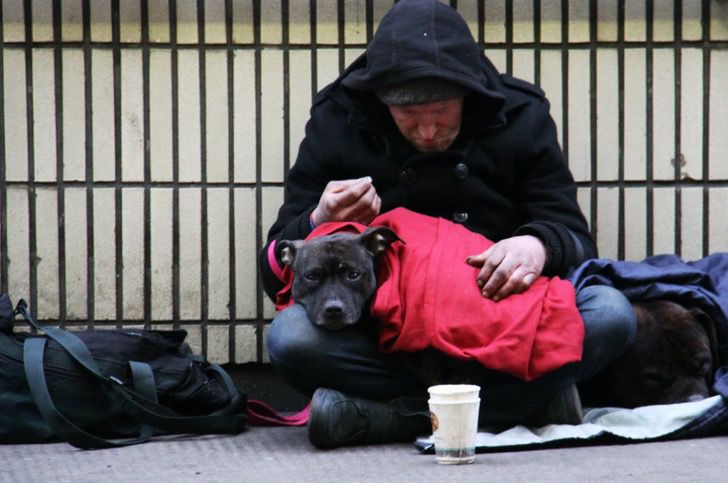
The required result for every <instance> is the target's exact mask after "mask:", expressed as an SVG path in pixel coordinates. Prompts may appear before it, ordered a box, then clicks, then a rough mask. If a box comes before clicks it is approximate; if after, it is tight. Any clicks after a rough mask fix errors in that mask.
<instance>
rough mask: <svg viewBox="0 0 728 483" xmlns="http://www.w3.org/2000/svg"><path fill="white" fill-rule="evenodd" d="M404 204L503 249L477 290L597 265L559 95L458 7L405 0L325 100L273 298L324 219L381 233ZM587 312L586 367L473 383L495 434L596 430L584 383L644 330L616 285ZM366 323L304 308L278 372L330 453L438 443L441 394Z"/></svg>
mask: <svg viewBox="0 0 728 483" xmlns="http://www.w3.org/2000/svg"><path fill="white" fill-rule="evenodd" d="M397 207H405V208H407V209H409V210H412V211H415V212H418V213H422V214H425V215H430V216H433V217H441V218H446V219H449V220H452V221H454V222H455V223H459V224H462V225H463V226H464V227H466V228H467V229H468V230H470V231H472V232H477V233H480V234H482V235H484V236H485V237H487V238H488V239H489V240H492V241H494V242H496V243H495V244H494V245H493V246H491V247H490V248H488V249H487V250H485V249H484V250H483V251H482V252H479V253H473V254H472V256H470V257H468V259H467V263H469V264H470V265H473V266H475V267H478V268H479V269H478V270H475V271H474V272H475V273H476V276H475V277H474V280H473V281H472V283H473V284H477V285H478V287H479V291H480V293H481V294H482V297H486V298H490V299H492V300H493V301H496V302H497V301H499V300H503V299H505V298H507V297H509V296H511V295H512V294H517V293H520V292H523V291H525V290H526V289H527V288H528V287H529V286H530V285H531V284H533V283H534V281H535V280H536V278H537V277H539V276H541V275H544V276H548V277H554V276H561V277H564V276H566V275H568V273H569V272H570V271H571V270H573V269H574V267H576V266H577V265H579V264H580V263H581V262H583V261H585V260H586V259H589V258H593V257H595V256H596V247H595V244H594V241H593V239H592V237H591V235H590V233H589V230H588V227H587V224H586V220H585V219H584V216H583V215H582V213H581V211H580V209H579V206H578V204H577V202H576V186H575V183H574V180H573V177H572V175H571V173H570V172H569V170H568V167H567V166H566V164H565V160H564V158H563V154H562V152H561V149H560V146H559V145H558V141H557V137H556V128H555V124H554V122H553V120H552V119H551V117H550V114H549V103H548V101H547V100H546V98H545V97H544V93H543V92H542V91H541V90H540V89H539V88H538V87H536V86H534V85H531V84H529V83H527V82H525V81H522V80H518V79H516V78H513V77H511V76H508V75H504V74H499V73H498V72H497V70H496V68H495V67H494V66H493V64H492V63H491V62H490V61H489V60H488V59H487V58H486V57H485V56H484V55H483V53H482V52H481V51H480V49H479V48H478V46H477V44H476V42H475V40H474V39H473V37H472V34H471V33H470V31H469V29H468V26H467V24H466V23H465V21H464V19H463V18H462V17H461V16H460V15H459V13H457V11H456V10H454V9H453V8H451V7H449V6H446V5H444V4H442V3H440V2H438V1H436V0H401V1H399V2H398V3H396V4H395V5H394V7H392V9H391V10H390V11H389V12H388V13H387V14H386V15H385V16H384V17H383V18H382V20H381V23H380V25H379V28H378V29H377V31H376V33H375V35H374V36H373V38H372V40H371V42H370V43H369V45H368V46H367V49H366V51H365V53H364V54H363V55H362V56H360V57H359V58H358V59H356V60H355V61H354V62H353V63H352V64H351V65H350V66H349V67H348V68H347V69H346V71H345V72H344V73H343V74H341V75H340V76H339V78H338V79H336V80H335V81H334V82H333V83H331V84H330V85H328V86H327V87H325V88H324V89H323V90H321V91H320V92H319V93H318V94H317V95H316V96H315V98H314V101H313V107H312V109H311V117H310V119H309V121H308V123H307V125H306V133H305V138H304V140H303V141H302V143H301V145H300V148H299V153H298V157H297V159H296V162H295V165H294V166H293V167H292V168H291V170H290V172H289V173H288V176H287V178H286V183H285V202H284V204H283V206H282V207H281V208H280V211H279V213H278V218H277V220H276V221H275V223H274V225H273V226H272V228H271V229H270V232H269V234H268V244H267V245H266V246H265V248H264V249H263V250H262V252H261V257H260V265H261V271H262V276H263V283H264V287H265V290H266V293H267V294H268V295H269V296H270V297H271V298H274V297H275V295H276V293H277V292H278V291H279V290H280V289H281V288H282V287H283V283H282V281H281V279H280V278H279V276H278V275H280V273H281V267H279V266H278V265H277V262H276V259H275V257H274V256H273V255H272V254H273V253H274V250H275V243H276V242H277V241H280V240H283V239H289V240H295V239H303V238H305V237H306V236H307V235H309V233H310V232H311V231H312V230H313V229H314V228H315V227H316V226H319V225H321V224H322V223H325V222H332V221H355V222H359V223H363V224H368V223H369V222H371V221H372V220H373V219H374V218H375V217H376V216H377V215H379V214H383V213H386V212H389V211H391V210H393V209H394V208H397ZM277 274H278V275H277ZM576 306H577V307H578V310H579V313H580V314H581V318H582V319H583V324H584V341H583V354H582V358H581V361H578V362H573V363H570V364H566V365H564V366H563V367H561V368H558V369H556V370H554V371H552V372H549V373H548V374H545V375H543V376H541V377H538V378H536V379H534V380H530V381H526V380H523V379H520V378H518V377H515V376H513V375H510V374H506V373H504V372H500V371H496V370H492V369H489V368H486V367H483V368H482V371H480V373H479V374H478V375H477V380H475V381H472V382H473V383H475V384H478V385H480V386H481V388H482V395H483V397H484V404H481V413H480V421H479V424H480V426H500V427H502V426H507V425H511V424H516V423H519V422H522V421H524V420H525V419H527V418H537V419H538V418H540V421H541V423H572V424H575V423H579V422H580V421H581V406H580V401H579V396H578V392H577V390H576V383H578V382H581V381H584V380H586V379H589V378H591V377H592V376H594V375H595V374H597V373H598V372H599V371H600V370H602V369H603V368H604V367H606V366H607V365H608V364H609V363H610V362H611V361H612V360H614V359H615V358H616V357H617V356H619V355H620V354H621V353H622V351H623V350H624V349H625V347H626V346H627V345H628V344H629V343H630V341H631V340H632V338H633V337H634V332H635V324H636V322H635V316H634V313H633V311H632V308H631V306H630V305H629V303H628V301H627V300H626V299H625V298H624V296H623V295H622V294H621V293H620V292H618V291H616V290H614V289H612V288H610V287H601V286H600V287H586V288H584V289H582V290H581V291H579V292H578V293H577V294H576ZM362 319H363V320H361V321H360V322H359V323H358V324H357V325H355V326H354V327H352V328H349V329H345V330H342V331H329V330H326V329H322V328H318V327H316V326H314V324H312V323H311V322H310V321H309V320H308V319H307V317H306V313H305V311H304V309H303V308H302V307H301V306H300V305H298V304H294V305H292V306H290V307H289V308H287V309H285V310H283V311H281V312H280V313H279V314H278V315H277V316H276V318H275V319H274V320H273V322H272V325H271V327H270V330H269V333H268V338H267V344H268V351H269V354H270V359H271V363H272V365H273V367H274V368H275V370H276V371H277V373H278V374H279V375H281V377H283V379H284V380H285V381H287V382H288V383H289V384H290V385H292V386H293V387H294V388H296V389H297V390H298V391H300V392H301V393H303V394H305V395H308V396H310V397H312V402H311V413H310V414H311V415H310V420H309V429H308V434H309V439H310V441H311V443H313V444H314V445H315V446H317V447H321V448H331V447H338V446H343V445H354V444H371V443H383V442H394V441H407V440H412V439H413V438H414V437H415V436H417V435H421V434H429V433H430V430H431V428H430V426H429V425H430V420H429V412H428V410H427V387H426V385H425V384H424V383H423V382H422V381H421V380H420V379H418V378H417V377H416V376H415V374H414V373H413V372H412V371H410V370H409V369H407V366H406V365H405V364H403V363H402V362H401V359H399V358H398V357H396V354H391V353H386V352H384V351H382V350H381V347H380V346H379V345H378V339H377V337H378V336H377V324H378V322H377V321H376V320H374V319H373V318H372V317H371V316H369V315H365V316H363V318H362Z"/></svg>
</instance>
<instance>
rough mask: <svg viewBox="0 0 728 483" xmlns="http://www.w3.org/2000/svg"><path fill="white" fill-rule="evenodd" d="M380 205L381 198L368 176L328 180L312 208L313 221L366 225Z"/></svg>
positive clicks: (374, 215) (377, 211)
mask: <svg viewBox="0 0 728 483" xmlns="http://www.w3.org/2000/svg"><path fill="white" fill-rule="evenodd" d="M381 207H382V200H381V199H379V195H377V190H376V189H374V185H373V184H372V178H371V177H370V176H365V177H363V178H359V179H345V180H339V181H329V183H328V184H327V185H326V188H325V189H324V192H323V193H322V194H321V198H320V199H319V202H318V205H317V206H316V208H315V209H314V210H313V213H312V216H313V222H314V224H315V225H320V224H321V223H326V222H327V221H356V222H359V223H362V224H364V225H367V224H369V222H371V221H372V220H373V219H374V217H376V216H377V215H378V214H379V209H380V208H381Z"/></svg>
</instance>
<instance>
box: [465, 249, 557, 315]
mask: <svg viewBox="0 0 728 483" xmlns="http://www.w3.org/2000/svg"><path fill="white" fill-rule="evenodd" d="M466 262H467V263H468V264H470V265H472V266H474V267H480V272H478V276H477V277H476V280H477V283H478V287H480V291H481V293H482V294H483V297H487V298H490V299H492V300H494V301H496V302H497V301H499V300H501V299H503V298H505V297H507V296H509V295H511V294H514V293H521V292H523V291H525V290H526V289H528V287H530V286H531V285H532V284H533V282H535V281H536V278H538V276H539V275H541V271H543V267H544V265H545V264H546V247H544V245H543V243H542V242H541V240H539V239H538V238H536V237H535V236H532V235H523V236H515V237H512V238H506V239H505V240H501V241H499V242H498V243H496V244H495V245H493V246H492V247H490V248H488V249H487V250H486V251H484V252H483V253H481V254H480V255H473V256H471V257H468V259H467V260H466Z"/></svg>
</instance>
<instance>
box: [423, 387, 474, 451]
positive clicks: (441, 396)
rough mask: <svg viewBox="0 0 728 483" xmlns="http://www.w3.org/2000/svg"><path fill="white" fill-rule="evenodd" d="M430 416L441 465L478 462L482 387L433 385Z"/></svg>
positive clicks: (429, 390) (430, 390)
mask: <svg viewBox="0 0 728 483" xmlns="http://www.w3.org/2000/svg"><path fill="white" fill-rule="evenodd" d="M427 391H428V392H429V393H430V399H429V401H428V403H429V405H430V417H431V418H432V435H433V437H434V442H435V457H436V459H437V462H438V463H440V464H444V465H448V464H465V463H472V462H473V461H474V460H475V438H476V435H477V433H478V410H479V408H480V398H479V397H478V396H479V393H480V387H479V386H473V385H470V384H443V385H439V386H432V387H430V388H429V389H428V390H427Z"/></svg>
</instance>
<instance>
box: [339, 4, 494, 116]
mask: <svg viewBox="0 0 728 483" xmlns="http://www.w3.org/2000/svg"><path fill="white" fill-rule="evenodd" d="M490 65H491V64H490V62H489V61H487V60H486V59H485V56H484V55H483V53H482V52H481V50H480V48H479V47H478V45H477V43H476V42H475V39H473V36H472V34H471V33H470V29H469V28H468V25H467V23H465V20H463V18H462V17H461V16H460V14H459V13H458V12H457V11H456V10H455V9H453V8H452V7H449V6H447V5H445V4H443V3H440V2H439V1H437V0H400V1H399V2H397V4H395V5H394V7H392V9H391V10H390V11H389V12H387V14H386V15H385V16H384V17H383V18H382V21H381V22H380V24H379V28H378V29H377V31H376V33H375V34H374V37H373V38H372V40H371V42H370V43H369V45H368V46H367V49H366V52H365V53H364V54H363V55H362V57H361V58H360V59H358V60H357V62H355V63H354V64H353V65H352V66H351V67H352V68H351V69H349V70H348V71H347V72H346V73H345V74H344V76H343V78H342V79H341V83H342V84H343V85H344V86H345V87H347V88H349V89H354V90H358V91H362V90H368V91H372V90H375V89H379V88H382V87H390V86H394V85H398V84H401V83H403V82H407V81H411V80H414V79H420V78H423V77H438V78H442V79H446V80H449V81H452V82H455V83H457V84H460V85H463V86H465V87H467V88H468V89H470V90H471V91H473V93H475V94H479V95H481V96H484V97H486V98H489V99H490V100H491V102H492V101H496V103H497V105H498V106H502V104H503V100H504V99H503V95H502V94H500V93H498V92H495V91H492V90H490V89H488V87H487V85H488V79H487V77H486V75H485V73H484V68H487V67H488V66H490ZM491 107H495V106H491ZM496 110H497V109H496Z"/></svg>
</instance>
